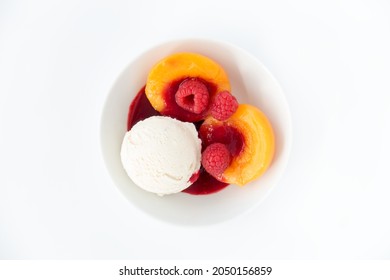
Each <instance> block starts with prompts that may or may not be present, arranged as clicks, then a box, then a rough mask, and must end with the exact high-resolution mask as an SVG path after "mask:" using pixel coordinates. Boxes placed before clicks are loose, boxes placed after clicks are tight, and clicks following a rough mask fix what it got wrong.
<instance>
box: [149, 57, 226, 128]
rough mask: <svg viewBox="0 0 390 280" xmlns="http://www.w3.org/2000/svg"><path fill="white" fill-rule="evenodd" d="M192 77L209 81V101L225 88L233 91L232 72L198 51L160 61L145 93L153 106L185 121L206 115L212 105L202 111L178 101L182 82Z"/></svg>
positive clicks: (152, 70)
mask: <svg viewBox="0 0 390 280" xmlns="http://www.w3.org/2000/svg"><path fill="white" fill-rule="evenodd" d="M188 79H196V80H197V81H200V82H201V83H204V84H205V86H206V87H207V90H208V94H209V98H208V100H209V101H211V100H213V98H214V96H215V95H216V94H217V93H219V92H221V91H229V92H230V82H229V79H228V76H227V74H226V73H225V71H224V69H223V68H222V67H221V66H220V65H219V64H217V63H216V62H215V61H213V60H211V59H210V58H208V57H206V56H203V55H200V54H196V53H175V54H172V55H169V56H167V57H165V58H164V59H162V60H161V61H159V62H158V63H157V64H156V65H154V67H153V68H152V69H151V70H150V72H149V75H148V77H147V81H146V87H145V93H146V96H147V98H148V100H149V102H150V103H151V104H152V106H153V108H154V109H155V110H157V111H158V112H160V113H161V114H162V115H167V116H170V117H174V118H177V119H179V120H182V121H190V122H194V121H199V120H203V119H205V118H206V116H208V114H209V112H208V111H209V105H207V107H206V108H205V110H204V111H202V112H201V113H194V112H190V111H188V110H185V109H183V108H182V107H180V106H179V105H178V104H177V103H176V101H175V94H176V92H177V91H178V88H179V86H180V84H181V83H182V82H183V81H185V80H188Z"/></svg>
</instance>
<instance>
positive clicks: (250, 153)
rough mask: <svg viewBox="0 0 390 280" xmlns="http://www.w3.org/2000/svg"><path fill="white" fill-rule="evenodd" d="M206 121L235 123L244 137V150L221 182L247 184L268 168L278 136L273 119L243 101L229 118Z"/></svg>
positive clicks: (207, 121)
mask: <svg viewBox="0 0 390 280" xmlns="http://www.w3.org/2000/svg"><path fill="white" fill-rule="evenodd" d="M204 124H211V125H217V126H219V125H229V126H233V127H234V128H236V129H237V130H238V131H239V132H240V133H241V134H242V135H243V137H244V146H243V150H242V151H241V152H240V153H239V155H238V156H236V157H234V158H233V159H232V161H231V163H230V165H229V166H228V168H227V169H226V170H225V171H224V172H223V174H222V181H224V182H226V183H229V184H236V185H239V186H244V185H246V184H247V183H249V182H251V181H253V180H255V179H257V178H258V177H260V176H261V175H262V174H263V173H264V172H265V171H266V170H267V169H268V167H269V166H270V164H271V162H272V159H273V156H274V151H275V138H274V133H273V130H272V126H271V124H270V122H269V121H268V119H267V117H266V116H265V115H264V113H262V112H261V111H260V110H259V109H257V108H256V107H254V106H252V105H248V104H241V105H239V107H238V109H237V111H236V112H235V113H234V114H233V115H232V116H231V117H230V118H229V119H227V120H226V121H224V122H221V121H218V120H216V119H214V118H212V117H209V118H207V119H206V120H205V122H204Z"/></svg>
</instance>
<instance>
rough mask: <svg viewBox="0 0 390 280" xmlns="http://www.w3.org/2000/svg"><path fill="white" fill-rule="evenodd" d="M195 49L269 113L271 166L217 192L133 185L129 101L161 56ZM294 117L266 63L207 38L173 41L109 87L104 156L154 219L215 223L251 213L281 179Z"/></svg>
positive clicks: (237, 91) (241, 96)
mask: <svg viewBox="0 0 390 280" xmlns="http://www.w3.org/2000/svg"><path fill="white" fill-rule="evenodd" d="M184 51H187V52H195V53H200V54H203V55H206V56H208V57H212V58H213V59H214V60H215V61H216V62H217V63H218V64H220V65H221V66H222V67H223V68H224V70H225V71H226V73H227V74H228V76H229V81H230V84H231V90H232V93H233V94H234V95H235V96H236V97H237V100H239V102H241V103H249V104H252V105H254V106H256V107H258V108H261V110H262V111H263V112H264V113H265V114H266V115H267V117H268V119H269V121H270V122H271V124H272V127H273V130H274V134H275V139H276V141H275V151H276V152H275V155H274V158H273V161H272V165H271V166H270V168H269V169H268V170H267V172H266V173H265V174H264V175H263V176H261V178H259V179H257V180H255V181H253V182H251V183H249V184H247V185H246V186H245V188H239V187H237V186H234V185H231V186H229V187H227V188H226V189H224V191H222V192H219V193H217V194H214V195H209V196H192V195H187V194H183V193H182V194H177V195H175V196H169V197H164V199H161V198H160V197H156V196H155V195H152V194H149V193H145V192H143V191H140V189H139V188H137V187H134V186H132V182H131V180H129V178H128V176H127V175H126V173H125V172H124V171H123V168H122V164H121V161H120V157H119V153H120V145H121V143H122V140H123V134H124V133H125V131H126V123H127V115H128V110H129V104H130V103H131V101H132V100H133V98H134V97H135V95H136V94H137V93H138V92H139V90H140V88H142V87H143V86H144V84H145V81H146V80H147V76H148V73H149V71H150V69H151V68H152V67H153V66H154V65H155V63H156V61H160V60H161V59H162V58H164V57H166V56H168V55H170V54H172V53H175V52H184ZM291 126H292V125H291V116H290V110H289V108H288V104H287V102H286V98H285V96H284V94H283V91H282V89H281V87H280V85H279V84H278V82H277V81H276V80H275V78H274V77H273V76H272V75H271V74H270V73H269V71H268V70H267V69H266V68H265V67H264V65H262V64H261V62H260V61H259V60H258V59H257V58H256V57H254V56H252V55H251V54H249V53H248V52H246V51H245V50H243V49H241V48H238V47H236V46H232V45H231V44H228V43H225V42H220V41H215V40H205V39H187V40H174V41H170V42H167V43H163V44H160V45H157V46H155V47H153V48H151V49H148V50H145V52H143V53H142V55H140V56H137V58H136V59H135V60H133V61H131V62H130V63H129V65H128V66H127V67H126V68H125V69H124V71H123V72H122V73H121V74H120V75H119V77H118V79H117V80H116V81H115V83H114V85H113V87H112V89H111V90H110V92H109V94H108V96H107V99H106V101H105V105H104V108H103V113H102V118H101V133H100V137H101V144H102V145H101V146H102V152H103V159H104V160H105V162H106V167H107V169H108V171H109V173H110V174H111V177H112V179H113V181H114V182H115V184H116V186H117V187H118V188H119V190H120V191H121V192H122V193H123V194H124V195H125V197H126V198H127V199H128V200H129V201H130V202H131V203H132V204H133V205H134V206H136V207H137V208H139V209H141V210H142V211H144V212H146V213H148V214H150V215H151V216H152V217H154V218H158V219H160V220H163V221H166V222H170V223H176V224H181V225H191V226H196V225H210V224H215V223H220V222H222V221H226V220H228V219H231V218H237V217H238V216H239V215H242V214H244V213H247V212H249V211H250V210H252V209H253V208H255V207H256V206H257V205H258V204H259V203H261V202H262V201H263V200H264V199H265V198H266V197H267V196H268V194H269V193H270V191H271V190H272V189H273V187H274V186H275V185H276V184H277V183H278V181H279V179H280V178H281V176H282V175H283V171H284V170H285V168H286V164H287V161H288V156H289V154H290V151H291V142H292V128H291Z"/></svg>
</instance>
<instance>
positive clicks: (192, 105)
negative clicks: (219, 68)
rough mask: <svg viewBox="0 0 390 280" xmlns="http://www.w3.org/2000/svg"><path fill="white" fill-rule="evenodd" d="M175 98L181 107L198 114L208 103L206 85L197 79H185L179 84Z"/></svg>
mask: <svg viewBox="0 0 390 280" xmlns="http://www.w3.org/2000/svg"><path fill="white" fill-rule="evenodd" d="M175 100H176V103H177V105H179V106H180V107H181V108H183V109H185V110H187V111H189V112H192V113H195V114H200V113H202V112H203V111H204V110H206V108H207V106H208V104H209V92H208V90H207V87H206V85H205V84H204V83H202V82H201V81H199V80H198V79H195V78H192V79H187V80H184V81H183V82H182V83H181V84H180V86H179V89H178V90H177V92H176V94H175Z"/></svg>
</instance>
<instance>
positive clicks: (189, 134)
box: [103, 114, 202, 211]
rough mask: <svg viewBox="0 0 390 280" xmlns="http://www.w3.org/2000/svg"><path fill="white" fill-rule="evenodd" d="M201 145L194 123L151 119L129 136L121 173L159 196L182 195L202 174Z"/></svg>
mask: <svg viewBox="0 0 390 280" xmlns="http://www.w3.org/2000/svg"><path fill="white" fill-rule="evenodd" d="M124 115H127V114H124ZM126 123H127V121H126V118H125V121H124V124H125V126H126ZM125 131H126V130H125ZM103 133H104V132H103ZM122 134H123V131H122ZM118 140H119V139H118ZM201 143H202V142H201V141H200V139H199V137H198V131H197V130H196V128H195V125H193V124H191V123H188V122H181V121H178V120H176V119H173V118H170V117H162V116H154V117H150V118H147V119H145V120H143V121H140V122H137V123H136V124H135V125H134V126H133V127H132V129H131V130H130V131H128V132H126V134H125V136H124V138H123V140H122V145H121V152H120V158H121V162H122V165H123V166H122V167H121V170H122V171H125V170H126V173H127V174H126V175H128V177H127V178H128V179H130V178H131V180H132V181H133V182H134V183H135V184H136V185H137V186H134V184H132V185H133V186H134V187H136V188H137V187H139V188H142V189H143V190H146V191H149V192H152V193H154V194H159V195H165V194H173V193H178V192H181V191H182V190H184V189H186V188H188V187H189V186H190V185H191V182H190V179H191V176H192V175H194V174H196V173H198V172H199V169H200V160H201V145H202V144H201ZM118 146H119V145H118ZM123 173H124V172H123ZM123 173H122V174H123ZM129 183H130V182H129ZM131 183H132V182H131ZM129 185H130V184H128V186H129ZM144 203H148V201H144ZM162 210H163V209H160V210H159V211H162Z"/></svg>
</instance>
